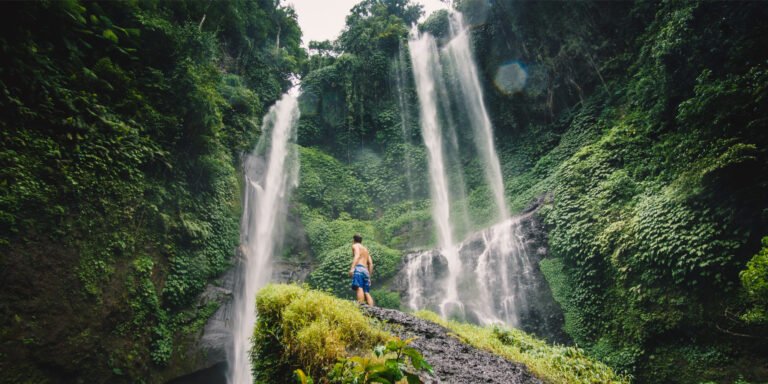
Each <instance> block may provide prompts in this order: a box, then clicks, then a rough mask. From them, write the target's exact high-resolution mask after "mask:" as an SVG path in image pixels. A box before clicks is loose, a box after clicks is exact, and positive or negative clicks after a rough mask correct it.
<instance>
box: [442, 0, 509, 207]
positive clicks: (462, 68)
mask: <svg viewBox="0 0 768 384" xmlns="http://www.w3.org/2000/svg"><path fill="white" fill-rule="evenodd" d="M449 25H450V31H451V41H450V42H449V43H448V44H447V45H446V47H445V52H446V53H447V56H448V60H449V62H450V66H451V68H453V69H454V70H455V72H456V75H457V77H458V81H459V89H458V91H459V93H460V94H461V95H462V97H461V99H460V100H461V102H459V103H458V105H459V106H463V107H464V110H465V111H466V112H467V118H468V119H469V123H470V125H471V126H472V132H473V136H472V137H473V138H474V140H475V145H476V146H477V149H478V152H479V153H480V155H481V156H482V158H483V163H484V164H483V165H484V167H483V168H484V169H485V176H486V180H487V181H488V184H489V186H490V188H491V191H492V192H493V197H494V202H495V204H496V212H497V215H498V219H500V220H504V219H506V218H507V217H508V215H509V212H508V211H507V203H506V201H505V200H504V181H503V180H502V176H501V166H500V165H499V157H498V155H497V154H496V147H495V145H494V143H493V128H492V126H491V119H490V117H488V111H487V109H486V108H485V101H484V100H483V89H482V87H481V86H480V79H479V77H478V75H477V66H476V65H475V61H474V60H473V59H472V50H471V49H470V45H469V34H468V31H467V29H466V28H465V27H464V22H463V18H462V16H461V13H458V12H454V13H453V14H451V18H450V24H449Z"/></svg>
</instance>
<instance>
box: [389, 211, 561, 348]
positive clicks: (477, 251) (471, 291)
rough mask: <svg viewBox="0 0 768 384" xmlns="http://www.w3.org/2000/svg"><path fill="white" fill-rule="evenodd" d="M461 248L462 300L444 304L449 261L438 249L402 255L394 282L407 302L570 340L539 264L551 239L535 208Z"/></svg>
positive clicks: (474, 236) (458, 316)
mask: <svg viewBox="0 0 768 384" xmlns="http://www.w3.org/2000/svg"><path fill="white" fill-rule="evenodd" d="M457 247H458V253H459V258H460V259H461V265H462V269H461V272H460V273H459V277H458V280H457V282H456V284H457V287H458V290H459V300H460V302H461V303H460V305H458V306H456V305H452V306H448V305H442V306H441V304H444V303H442V300H443V299H444V297H445V292H444V290H443V287H444V286H445V280H446V279H447V278H449V276H448V275H449V273H448V267H447V260H446V258H445V256H443V255H442V254H441V253H440V252H439V251H438V250H429V251H423V252H416V253H412V254H409V255H406V256H405V257H404V258H403V265H402V267H401V270H400V273H399V274H398V277H397V279H396V282H395V286H396V288H397V289H398V290H399V291H400V293H401V297H402V298H403V299H402V303H403V305H404V306H407V307H409V308H411V309H429V310H432V311H434V312H437V313H442V314H443V316H445V317H448V318H454V319H456V320H460V321H467V322H471V323H476V324H481V325H488V324H493V323H504V324H506V325H508V326H512V327H516V328H519V329H522V330H524V331H526V332H529V333H533V334H535V335H537V336H539V337H542V338H545V339H547V340H549V341H551V342H557V343H568V342H569V338H568V337H567V335H566V334H565V333H564V332H563V331H562V325H563V322H564V320H563V314H562V310H561V308H560V306H559V305H558V304H557V303H556V302H555V301H554V298H553V297H552V293H551V290H550V288H549V285H548V284H547V282H546V280H545V279H544V276H543V275H542V273H541V270H540V269H539V264H538V263H539V261H540V260H541V259H542V258H544V257H546V254H547V239H546V233H545V231H544V229H543V224H542V223H541V221H540V220H539V219H538V218H537V216H536V215H535V207H534V208H532V209H531V211H530V212H528V213H525V214H523V215H521V216H518V217H516V218H512V219H510V220H508V221H505V222H503V223H500V224H497V225H494V226H492V227H490V228H487V229H485V230H483V231H480V232H476V233H474V234H472V235H470V236H469V237H467V238H466V239H465V240H464V241H463V242H461V243H460V244H459V245H458V246H457ZM441 309H442V310H441Z"/></svg>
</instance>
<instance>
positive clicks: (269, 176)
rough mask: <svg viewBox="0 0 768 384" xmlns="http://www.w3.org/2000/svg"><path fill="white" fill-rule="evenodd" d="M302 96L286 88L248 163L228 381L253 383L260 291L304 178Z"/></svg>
mask: <svg viewBox="0 0 768 384" xmlns="http://www.w3.org/2000/svg"><path fill="white" fill-rule="evenodd" d="M298 118H299V108H298V101H297V100H296V97H295V96H294V95H291V94H289V93H286V94H285V95H283V97H282V98H281V99H280V100H279V101H278V102H277V103H276V104H275V105H274V106H272V107H271V108H270V109H269V112H268V113H267V115H266V116H265V117H264V122H263V124H262V127H261V129H262V135H261V138H260V139H259V142H258V144H257V145H256V148H255V149H254V151H253V153H252V154H250V155H248V156H247V157H246V159H245V163H244V171H245V190H244V194H243V216H242V219H241V223H240V244H241V245H240V256H241V257H240V259H239V261H238V266H237V272H238V275H237V277H236V282H235V290H234V300H233V331H232V337H233V345H232V348H231V350H230V353H229V356H228V361H229V372H228V374H227V380H228V382H229V383H231V384H246V383H252V382H253V377H252V375H251V364H250V359H249V349H250V337H251V335H252V334H253V328H254V325H255V324H256V309H255V299H256V292H257V291H258V290H259V289H260V288H261V287H263V286H264V285H266V284H267V283H268V282H269V280H270V277H271V275H272V262H271V261H272V255H273V254H275V253H276V252H277V251H278V248H279V247H280V246H281V245H282V244H281V240H282V238H283V237H282V235H283V232H282V230H283V226H284V224H285V220H286V211H287V202H288V197H289V196H290V193H291V191H292V190H293V188H294V187H295V186H296V184H297V181H298V165H299V162H298V154H297V151H296V148H295V145H293V143H295V142H296V122H297V120H298Z"/></svg>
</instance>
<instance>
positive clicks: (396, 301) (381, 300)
mask: <svg viewBox="0 0 768 384" xmlns="http://www.w3.org/2000/svg"><path fill="white" fill-rule="evenodd" d="M371 297H373V302H374V303H375V305H376V306H377V307H382V308H390V309H397V310H399V309H400V293H398V292H394V291H388V290H385V289H374V290H372V291H371Z"/></svg>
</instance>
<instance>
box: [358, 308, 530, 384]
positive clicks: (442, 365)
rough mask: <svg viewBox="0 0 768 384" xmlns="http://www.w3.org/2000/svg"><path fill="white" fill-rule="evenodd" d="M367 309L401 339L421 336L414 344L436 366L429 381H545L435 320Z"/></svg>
mask: <svg viewBox="0 0 768 384" xmlns="http://www.w3.org/2000/svg"><path fill="white" fill-rule="evenodd" d="M364 311H365V312H366V313H367V314H368V315H369V316H371V317H374V318H377V319H379V320H384V321H386V322H387V323H389V324H392V325H395V326H394V327H393V329H392V332H394V333H395V334H397V335H398V336H399V337H400V338H403V339H405V338H411V337H414V336H415V337H417V339H416V340H414V341H413V343H412V344H411V345H412V346H413V347H414V348H416V349H418V350H419V351H421V353H422V354H423V355H424V358H425V359H426V360H427V362H429V363H430V364H431V365H432V367H433V368H434V373H435V377H432V378H426V377H425V378H423V379H424V380H425V382H427V383H456V384H469V383H499V384H516V383H526V384H528V383H531V384H533V383H536V384H540V383H541V380H539V379H537V378H535V377H533V375H531V373H530V372H528V369H527V368H526V367H525V365H523V364H520V363H513V362H511V361H509V360H506V359H504V358H502V357H500V356H496V355H494V354H492V353H489V352H486V351H482V350H479V349H477V348H475V347H472V346H469V345H467V344H463V343H461V342H460V341H458V340H457V339H456V338H455V337H452V336H450V335H449V334H448V333H449V330H447V329H445V328H443V327H441V326H439V325H437V324H435V323H432V322H430V321H426V320H422V319H419V318H417V317H415V316H412V315H409V314H406V313H403V312H400V311H395V310H392V309H384V308H370V307H367V306H364Z"/></svg>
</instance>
